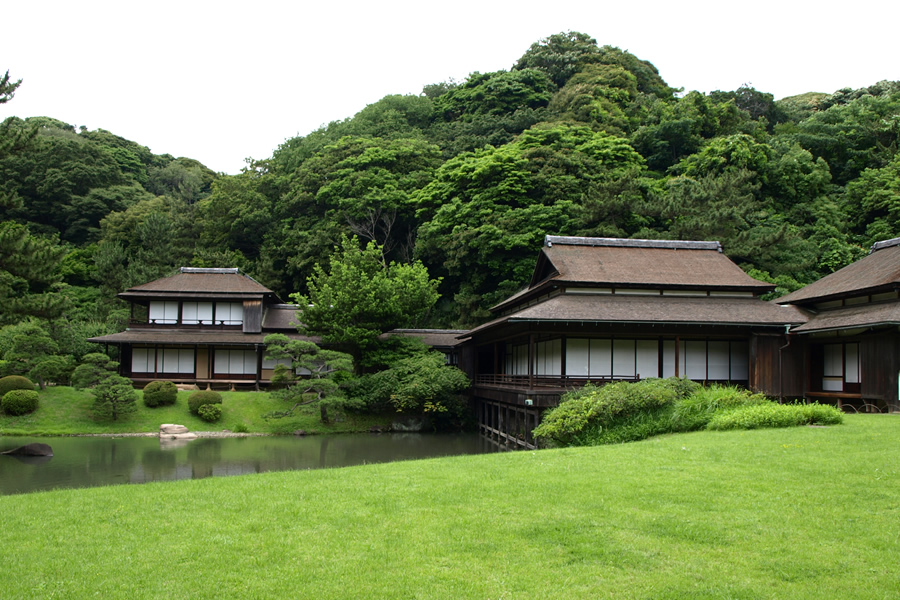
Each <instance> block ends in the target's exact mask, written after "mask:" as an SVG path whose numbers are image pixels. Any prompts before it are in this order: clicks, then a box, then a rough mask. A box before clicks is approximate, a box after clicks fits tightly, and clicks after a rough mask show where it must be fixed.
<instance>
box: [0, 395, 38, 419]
mask: <svg viewBox="0 0 900 600" xmlns="http://www.w3.org/2000/svg"><path fill="white" fill-rule="evenodd" d="M0 407H2V408H3V412H5V413H6V414H8V415H15V416H18V415H25V414H28V413H30V412H34V411H36V410H37V408H38V393H37V392H36V391H34V389H31V390H11V391H9V392H6V393H5V394H3V399H2V400H0Z"/></svg>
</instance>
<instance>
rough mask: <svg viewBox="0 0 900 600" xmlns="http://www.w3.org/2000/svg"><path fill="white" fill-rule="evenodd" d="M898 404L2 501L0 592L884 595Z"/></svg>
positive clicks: (892, 573) (896, 493)
mask: <svg viewBox="0 0 900 600" xmlns="http://www.w3.org/2000/svg"><path fill="white" fill-rule="evenodd" d="M898 450H900V416H896V415H849V416H848V417H847V419H846V423H845V424H844V425H840V426H834V427H799V428H791V429H777V430H755V431H736V432H698V433H690V434H681V435H669V436H664V437H660V438H654V439H651V440H647V441H644V442H638V443H633V444H624V445H616V446H602V447H591V448H567V449H560V450H542V451H523V452H511V453H504V454H494V455H482V456H475V457H456V458H445V459H437V460H426V461H417V462H405V463H393V464H383V465H369V466H364V467H352V468H344V469H333V470H322V471H302V472H289V473H269V474H262V475H253V476H240V477H229V478H222V479H203V480H193V481H181V482H174V483H161V484H148V485H140V486H138V485H135V486H121V487H109V488H91V489H83V490H61V491H55V492H45V493H38V494H32V495H23V496H6V497H0V515H2V516H0V523H2V531H3V544H2V545H0V564H2V566H3V568H2V570H0V597H2V598H41V599H44V598H86V597H102V598H173V597H174V598H316V599H327V598H334V599H341V600H343V599H347V598H454V599H455V598H505V599H513V598H541V599H545V598H560V599H571V598H647V599H651V598H652V599H658V598H686V599H687V598H689V599H696V598H732V599H743V598H746V599H757V598H789V599H798V598H800V599H802V598H809V599H823V598H824V599H828V598H834V599H842V600H843V599H847V598H866V599H869V598H885V599H886V598H897V597H898V593H900V562H898V557H900V452H898Z"/></svg>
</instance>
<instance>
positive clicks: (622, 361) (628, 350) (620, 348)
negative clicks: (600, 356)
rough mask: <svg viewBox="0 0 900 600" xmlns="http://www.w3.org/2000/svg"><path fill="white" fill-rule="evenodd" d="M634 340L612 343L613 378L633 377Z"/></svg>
mask: <svg viewBox="0 0 900 600" xmlns="http://www.w3.org/2000/svg"><path fill="white" fill-rule="evenodd" d="M634 359H635V351H634V340H614V341H613V377H634V375H635V369H634V365H635V363H634Z"/></svg>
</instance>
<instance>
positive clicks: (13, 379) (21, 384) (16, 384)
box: [0, 375, 34, 398]
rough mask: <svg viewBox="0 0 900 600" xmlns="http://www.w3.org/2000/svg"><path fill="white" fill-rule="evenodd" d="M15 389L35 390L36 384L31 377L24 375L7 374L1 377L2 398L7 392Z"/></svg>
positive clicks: (0, 390)
mask: <svg viewBox="0 0 900 600" xmlns="http://www.w3.org/2000/svg"><path fill="white" fill-rule="evenodd" d="M13 390H31V391H34V384H33V383H32V382H31V380H30V379H28V378H27V377H22V376H21V375H7V376H6V377H0V398H2V397H3V396H5V395H6V393H7V392H11V391H13Z"/></svg>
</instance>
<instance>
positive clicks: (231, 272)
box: [181, 267, 241, 275]
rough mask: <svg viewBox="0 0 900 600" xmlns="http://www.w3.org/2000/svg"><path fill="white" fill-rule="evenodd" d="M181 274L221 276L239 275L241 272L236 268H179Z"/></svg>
mask: <svg viewBox="0 0 900 600" xmlns="http://www.w3.org/2000/svg"><path fill="white" fill-rule="evenodd" d="M181 272H182V273H204V274H208V275H210V274H222V275H240V273H241V270H240V269H239V268H237V267H230V268H225V267H181Z"/></svg>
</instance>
